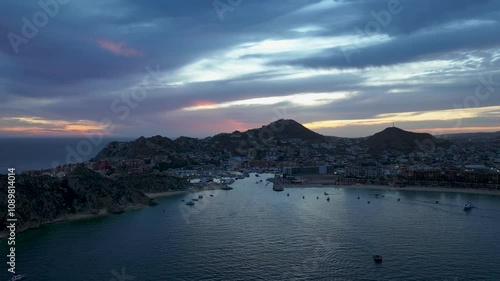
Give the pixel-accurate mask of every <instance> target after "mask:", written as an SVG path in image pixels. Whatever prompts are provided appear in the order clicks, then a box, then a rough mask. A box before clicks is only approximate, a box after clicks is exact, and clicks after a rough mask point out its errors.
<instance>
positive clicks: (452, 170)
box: [26, 134, 500, 187]
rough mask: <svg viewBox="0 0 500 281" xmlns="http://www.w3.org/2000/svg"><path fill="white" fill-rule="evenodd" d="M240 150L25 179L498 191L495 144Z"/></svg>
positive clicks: (213, 149)
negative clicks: (330, 181)
mask: <svg viewBox="0 0 500 281" xmlns="http://www.w3.org/2000/svg"><path fill="white" fill-rule="evenodd" d="M240 135H241V134H240ZM236 137H240V136H239V135H236ZM230 138H233V135H231V137H230ZM221 144H222V145H221ZM120 148H121V147H118V149H120ZM241 148H242V149H234V148H231V147H230V146H229V145H225V144H224V143H221V141H219V140H214V139H205V140H200V141H199V142H198V143H196V145H192V146H190V147H189V148H186V149H182V150H170V151H169V152H168V154H161V153H158V154H159V155H155V156H150V157H139V159H135V158H128V157H107V158H105V159H103V160H98V161H93V162H85V163H80V164H67V165H63V166H59V167H55V168H51V169H43V170H38V171H29V172H26V173H28V174H32V175H51V176H59V177H61V176H64V175H66V174H68V173H69V172H71V171H72V170H73V169H75V167H77V166H78V165H79V166H81V165H83V166H85V167H87V168H89V169H92V170H94V171H96V172H99V173H101V174H102V175H105V176H109V177H112V176H114V175H115V174H123V173H125V174H150V173H153V174H154V173H161V174H167V175H173V176H179V177H186V176H187V177H189V176H196V175H198V176H199V175H207V174H210V173H215V171H217V172H216V173H218V174H223V171H235V170H240V171H243V170H256V169H263V170H279V171H282V172H284V173H286V174H290V175H299V174H318V175H334V176H335V177H336V179H337V180H338V182H341V183H346V184H349V183H374V184H395V185H411V184H416V185H449V184H452V183H453V184H455V183H464V184H468V185H471V184H479V185H484V186H488V187H489V186H494V187H498V184H499V175H500V147H498V140H497V139H495V138H484V139H474V140H470V139H466V138H461V139H454V140H453V142H452V145H450V146H445V147H435V148H432V149H422V150H418V149H417V150H415V149H414V150H413V152H411V153H408V152H401V151H397V150H382V151H373V150H370V148H369V147H367V146H364V145H362V139H348V138H333V137H332V138H329V139H327V140H323V141H321V142H316V141H309V140H303V139H298V138H291V139H287V140H274V141H272V142H266V143H265V145H263V144H255V143H254V144H252V143H251V142H249V143H247V144H244V145H242V146H241Z"/></svg>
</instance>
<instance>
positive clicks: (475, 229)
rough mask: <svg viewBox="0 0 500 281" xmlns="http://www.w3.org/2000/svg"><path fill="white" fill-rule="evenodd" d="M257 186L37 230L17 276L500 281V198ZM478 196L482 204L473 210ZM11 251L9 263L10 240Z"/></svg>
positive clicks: (23, 242) (250, 182) (22, 249)
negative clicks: (469, 205)
mask: <svg viewBox="0 0 500 281" xmlns="http://www.w3.org/2000/svg"><path fill="white" fill-rule="evenodd" d="M261 178H262V177H261ZM256 179H257V178H253V177H252V178H250V179H245V180H243V181H239V182H237V183H236V184H235V189H234V190H232V191H213V192H205V193H203V194H204V198H203V199H201V200H200V201H199V202H197V203H196V205H195V206H194V207H189V206H186V205H184V203H182V202H180V200H181V199H190V198H193V197H195V194H193V195H181V196H175V197H168V198H163V199H160V200H159V202H160V205H159V206H157V207H146V208H143V209H140V210H135V211H131V212H127V213H125V214H123V215H119V216H108V217H102V218H97V219H91V220H85V221H76V222H70V223H63V224H57V225H52V226H48V227H46V228H44V229H40V230H34V231H30V232H28V233H25V234H23V235H21V236H20V237H18V244H19V245H18V247H17V252H18V263H17V266H18V271H19V272H24V273H27V274H28V275H29V279H27V280H30V281H31V280H52V281H55V280H61V281H63V280H72V281H79V280H82V281H83V280H103V281H108V280H114V281H125V280H136V281H141V280H151V281H153V280H500V266H498V262H499V261H500V196H497V197H495V196H478V195H468V194H457V193H434V192H420V191H419V192H412V191H374V190H353V189H341V188H338V189H337V188H318V189H287V190H285V192H281V193H276V192H273V191H272V189H271V187H270V186H268V187H265V183H261V184H256V183H255V181H256ZM325 191H326V192H329V193H330V198H331V201H330V202H327V201H326V196H325V195H323V192H325ZM287 192H288V193H290V197H287ZM210 193H211V194H214V197H209V194H210ZM374 193H380V194H381V195H384V197H380V198H379V199H375V198H374V195H373V194H374ZM197 195H198V194H196V196H197ZM302 196H305V199H303V198H302ZM317 196H318V197H319V199H316V197H317ZM358 196H360V197H361V199H359V200H358V199H357V197H358ZM397 198H400V199H401V201H400V202H398V201H397ZM368 200H369V201H371V204H367V201H368ZM435 200H439V202H440V204H435V203H434V202H435ZM468 200H470V201H472V202H473V203H474V204H475V205H476V206H477V207H478V208H477V209H473V210H472V211H471V212H464V211H463V209H462V206H463V203H464V202H465V201H468ZM163 210H164V211H165V212H163ZM0 249H1V253H2V255H3V256H4V257H5V255H6V250H7V247H6V243H5V241H2V244H1V247H0ZM373 254H380V255H382V256H383V257H384V262H383V263H382V264H375V263H374V262H373V260H372V255H373ZM4 259H6V258H4ZM4 273H6V271H5V270H3V272H2V273H1V274H2V275H1V277H2V279H4V280H5V279H6V278H7V275H6V274H5V275H4ZM4 276H5V277H4ZM132 277H135V278H134V279H132Z"/></svg>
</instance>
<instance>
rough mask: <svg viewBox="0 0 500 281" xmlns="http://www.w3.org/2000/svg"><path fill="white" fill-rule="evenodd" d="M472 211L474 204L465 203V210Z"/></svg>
mask: <svg viewBox="0 0 500 281" xmlns="http://www.w3.org/2000/svg"><path fill="white" fill-rule="evenodd" d="M470 209H472V203H471V202H465V205H464V210H465V211H468V210H470Z"/></svg>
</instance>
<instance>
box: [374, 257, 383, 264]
mask: <svg viewBox="0 0 500 281" xmlns="http://www.w3.org/2000/svg"><path fill="white" fill-rule="evenodd" d="M373 260H374V261H375V262H376V263H380V262H382V256H381V255H374V256H373Z"/></svg>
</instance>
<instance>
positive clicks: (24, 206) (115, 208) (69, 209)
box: [0, 168, 151, 232]
mask: <svg viewBox="0 0 500 281" xmlns="http://www.w3.org/2000/svg"><path fill="white" fill-rule="evenodd" d="M0 181H1V183H0V189H1V190H2V192H1V193H0V208H1V210H7V205H6V202H7V198H6V195H7V188H8V187H7V176H6V175H0ZM150 201H151V199H150V198H148V197H147V196H145V195H144V193H143V192H141V191H139V190H138V189H136V188H133V187H130V186H128V185H123V184H121V183H120V182H118V181H113V180H110V179H107V178H105V177H103V176H101V175H100V174H98V173H96V172H93V171H91V170H88V169H86V168H77V169H76V170H75V171H73V172H72V173H70V174H68V175H67V176H66V177H64V178H54V177H49V176H37V177H33V176H26V175H19V176H18V177H17V179H16V211H17V219H18V225H20V226H21V229H20V230H21V231H22V230H26V229H30V228H36V227H39V226H41V225H43V224H45V223H48V222H51V221H55V220H61V219H65V218H69V217H71V216H74V215H91V214H97V213H98V212H99V211H100V210H106V211H107V212H109V213H121V212H123V210H124V209H125V208H127V207H129V206H134V205H146V204H148V203H149V202H150ZM0 220H1V223H0V232H2V231H4V230H5V227H6V225H5V223H6V222H7V214H6V213H5V212H1V213H0Z"/></svg>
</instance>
